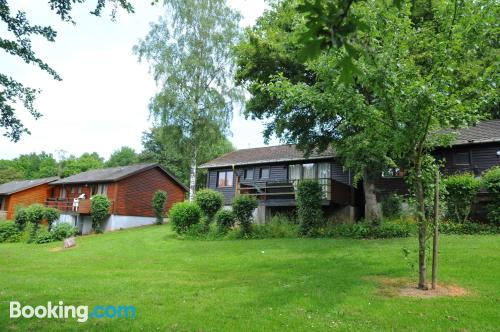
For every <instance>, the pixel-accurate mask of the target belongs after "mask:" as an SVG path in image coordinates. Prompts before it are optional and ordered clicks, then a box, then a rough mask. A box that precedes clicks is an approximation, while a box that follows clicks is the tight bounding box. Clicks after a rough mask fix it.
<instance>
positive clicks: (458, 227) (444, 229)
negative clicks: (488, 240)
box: [439, 221, 500, 235]
mask: <svg viewBox="0 0 500 332" xmlns="http://www.w3.org/2000/svg"><path fill="white" fill-rule="evenodd" d="M439 232H440V233H442V234H457V235H463V234H465V235H472V234H500V227H499V226H498V225H487V224H478V223H475V222H470V221H465V222H463V223H454V222H442V223H440V224H439Z"/></svg>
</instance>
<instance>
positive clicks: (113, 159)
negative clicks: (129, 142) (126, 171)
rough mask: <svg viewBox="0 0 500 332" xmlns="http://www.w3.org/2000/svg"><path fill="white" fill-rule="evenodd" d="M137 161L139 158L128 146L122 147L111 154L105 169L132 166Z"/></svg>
mask: <svg viewBox="0 0 500 332" xmlns="http://www.w3.org/2000/svg"><path fill="white" fill-rule="evenodd" d="M138 161H139V157H138V155H137V153H136V152H135V150H134V149H132V148H130V147H128V146H122V147H121V148H120V149H118V150H115V151H114V152H113V153H112V154H111V156H110V157H109V160H108V161H107V162H106V167H116V166H127V165H133V164H136V163H137V162H138Z"/></svg>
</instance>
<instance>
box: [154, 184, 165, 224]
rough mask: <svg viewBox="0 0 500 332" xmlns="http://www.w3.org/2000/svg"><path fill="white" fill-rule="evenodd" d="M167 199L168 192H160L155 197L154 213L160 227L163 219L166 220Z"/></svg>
mask: <svg viewBox="0 0 500 332" xmlns="http://www.w3.org/2000/svg"><path fill="white" fill-rule="evenodd" d="M167 197H168V195H167V192H165V191H163V190H158V191H157V192H155V194H154V196H153V211H154V214H155V217H156V223H157V224H158V225H161V224H162V223H163V218H165V209H166V206H165V204H166V203H167Z"/></svg>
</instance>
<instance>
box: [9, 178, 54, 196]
mask: <svg viewBox="0 0 500 332" xmlns="http://www.w3.org/2000/svg"><path fill="white" fill-rule="evenodd" d="M57 179H59V178H58V177H57V176H53V177H49V178H43V179H35V180H21V181H12V182H8V183H4V184H0V195H11V194H14V193H16V192H19V191H23V190H26V189H30V188H33V187H36V186H40V185H42V184H46V183H50V182H53V181H55V180H57Z"/></svg>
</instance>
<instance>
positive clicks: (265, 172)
mask: <svg viewBox="0 0 500 332" xmlns="http://www.w3.org/2000/svg"><path fill="white" fill-rule="evenodd" d="M269 173H270V169H269V167H262V168H261V169H260V178H261V179H269Z"/></svg>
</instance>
